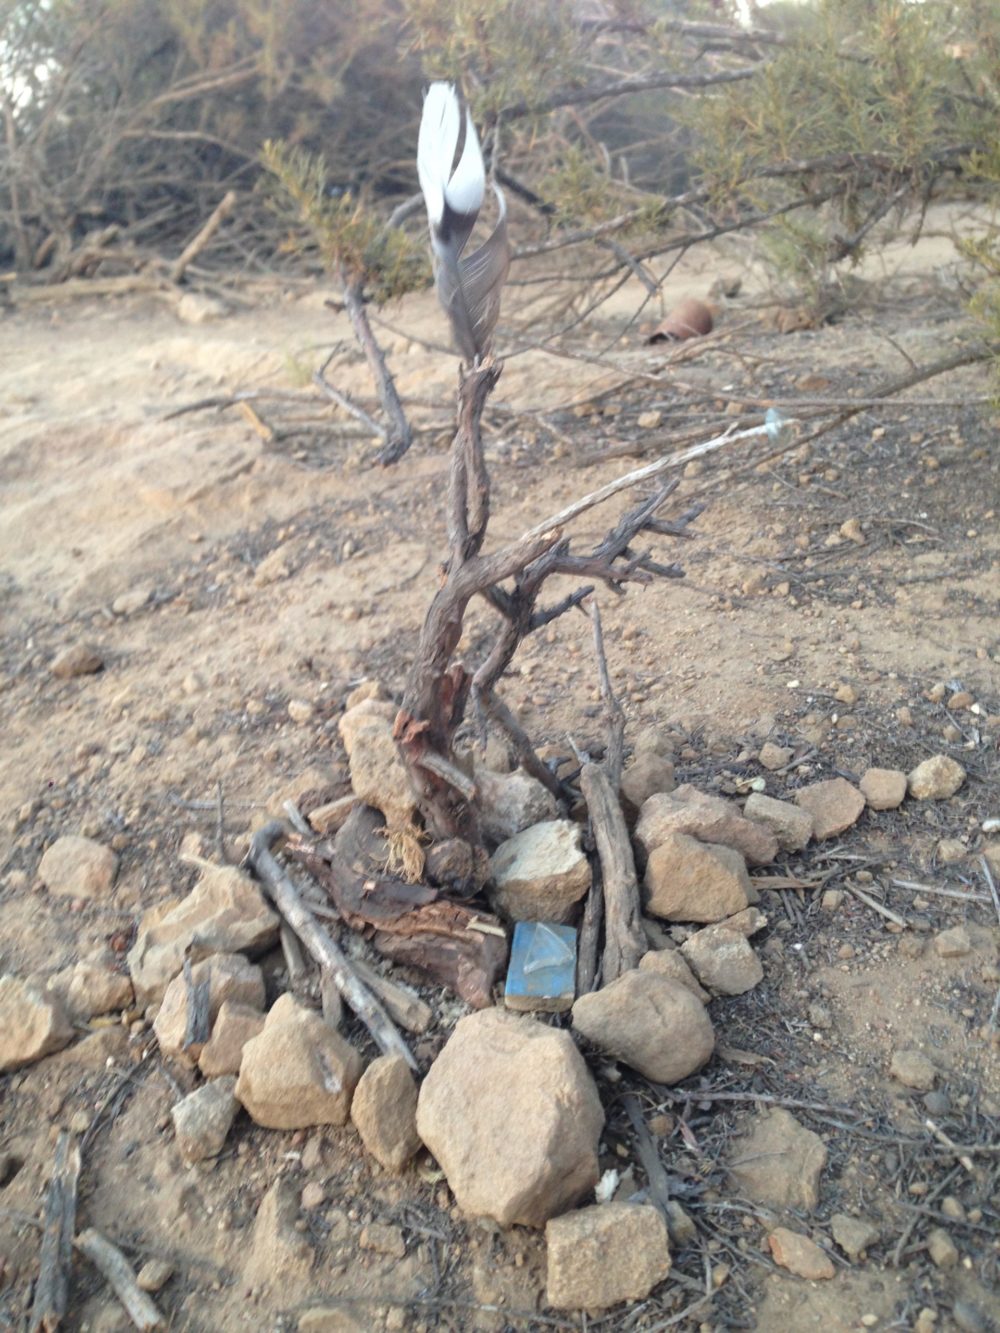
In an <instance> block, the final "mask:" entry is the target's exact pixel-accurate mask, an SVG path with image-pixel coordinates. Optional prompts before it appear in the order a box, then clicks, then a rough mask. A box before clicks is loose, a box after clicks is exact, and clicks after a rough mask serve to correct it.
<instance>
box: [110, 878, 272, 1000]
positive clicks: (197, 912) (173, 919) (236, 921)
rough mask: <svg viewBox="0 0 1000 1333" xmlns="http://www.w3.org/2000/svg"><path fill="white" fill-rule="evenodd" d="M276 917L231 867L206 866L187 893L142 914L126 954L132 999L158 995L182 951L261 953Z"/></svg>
mask: <svg viewBox="0 0 1000 1333" xmlns="http://www.w3.org/2000/svg"><path fill="white" fill-rule="evenodd" d="M277 938H278V918H277V916H276V915H275V914H274V912H272V911H271V909H270V908H269V907H268V906H267V904H266V903H265V902H264V898H263V896H262V894H261V891H260V889H259V888H258V887H257V885H256V884H255V883H254V882H253V880H252V879H250V878H249V876H247V875H244V874H243V873H242V872H241V871H239V870H237V869H236V867H235V866H220V867H218V868H217V869H216V868H213V869H211V870H207V871H206V872H205V873H204V874H203V875H202V877H201V879H200V880H199V881H198V883H197V884H196V885H195V886H194V888H193V889H192V890H191V892H190V893H189V894H188V895H187V897H186V898H180V899H176V898H175V899H171V900H170V901H169V902H166V903H161V904H160V905H159V906H158V907H154V908H152V909H151V910H150V911H148V912H147V913H146V914H145V915H144V916H143V918H142V922H141V924H140V926H139V933H138V935H137V936H136V942H135V944H134V946H133V947H132V949H131V950H130V951H129V955H128V965H129V971H130V972H131V974H132V983H133V985H134V986H135V994H136V1001H137V1003H138V1004H140V1005H142V1006H145V1005H148V1004H150V1003H151V1002H153V1001H154V1000H158V999H160V998H161V997H162V995H163V993H164V991H165V990H166V989H167V985H168V984H169V982H170V981H171V980H172V979H173V978H174V977H175V976H176V975H177V973H178V972H180V970H181V967H182V965H183V963H184V959H185V956H187V957H190V958H191V961H192V962H199V961H201V960H202V959H204V958H209V957H211V955H212V954H219V953H247V954H250V955H255V954H258V953H263V951H264V950H265V949H267V948H269V947H270V946H271V945H272V944H274V943H275V942H276V941H277Z"/></svg>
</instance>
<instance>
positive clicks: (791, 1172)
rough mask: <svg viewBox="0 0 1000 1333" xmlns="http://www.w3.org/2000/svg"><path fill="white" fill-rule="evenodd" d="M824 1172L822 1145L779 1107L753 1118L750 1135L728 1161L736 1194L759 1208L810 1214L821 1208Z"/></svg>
mask: <svg viewBox="0 0 1000 1333" xmlns="http://www.w3.org/2000/svg"><path fill="white" fill-rule="evenodd" d="M824 1166H826V1145H825V1144H824V1143H823V1140H822V1139H821V1138H820V1137H819V1135H818V1134H814V1133H813V1132H812V1130H811V1129H806V1128H805V1126H804V1125H800V1124H799V1122H798V1121H797V1120H796V1119H795V1117H794V1116H793V1115H792V1114H791V1113H790V1112H789V1111H786V1110H784V1108H783V1107H778V1106H776V1107H772V1108H770V1109H769V1110H767V1111H760V1112H758V1113H757V1114H756V1115H755V1116H754V1117H753V1121H752V1124H751V1127H750V1132H749V1133H748V1134H747V1135H746V1136H745V1137H743V1138H740V1139H739V1140H738V1141H737V1142H736V1143H735V1144H734V1145H733V1149H732V1151H731V1154H730V1156H729V1160H728V1168H729V1174H730V1175H731V1176H732V1178H733V1181H734V1183H735V1185H736V1188H737V1189H738V1190H739V1191H740V1192H741V1193H743V1194H745V1195H746V1196H747V1197H748V1198H750V1199H752V1200H753V1201H754V1202H755V1203H763V1204H766V1205H768V1206H769V1207H771V1208H802V1209H805V1211H806V1212H812V1211H813V1210H814V1209H815V1208H816V1207H817V1206H818V1204H819V1178H820V1174H821V1173H822V1170H823V1168H824Z"/></svg>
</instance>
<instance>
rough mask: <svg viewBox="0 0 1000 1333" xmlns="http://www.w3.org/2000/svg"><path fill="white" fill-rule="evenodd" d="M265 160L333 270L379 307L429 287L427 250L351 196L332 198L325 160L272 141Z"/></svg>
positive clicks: (294, 245)
mask: <svg viewBox="0 0 1000 1333" xmlns="http://www.w3.org/2000/svg"><path fill="white" fill-rule="evenodd" d="M262 156H263V160H264V164H265V166H266V167H267V169H268V170H269V171H270V172H271V173H272V174H273V176H274V177H275V179H276V180H277V182H278V183H279V184H280V186H281V189H282V191H283V194H284V198H285V200H286V201H287V203H288V204H289V205H291V208H292V210H293V212H294V215H295V217H296V218H297V219H298V221H299V222H300V223H301V224H302V225H303V226H304V227H305V229H306V232H307V234H308V236H309V238H310V239H311V240H312V241H313V243H314V244H315V245H316V246H317V248H318V250H319V252H320V256H321V258H322V259H323V262H324V264H326V266H327V267H328V268H330V269H332V270H333V271H334V272H337V273H339V274H341V275H342V276H343V277H344V279H345V280H346V281H348V282H351V283H354V284H357V285H358V286H360V287H361V288H363V289H364V291H365V293H366V295H367V296H368V297H369V298H370V299H371V300H372V301H374V302H375V303H376V304H379V305H381V304H382V303H384V302H386V301H390V300H392V299H394V298H395V297H399V296H402V295H404V294H405V293H406V292H408V291H413V290H414V289H415V288H417V287H420V286H423V285H425V284H426V282H427V279H428V276H429V273H428V265H427V260H426V257H425V256H426V248H425V247H424V246H423V245H420V246H417V245H416V244H415V243H414V242H413V241H412V240H411V239H410V237H409V236H407V235H406V233H405V232H404V231H402V230H401V229H400V228H399V227H387V226H386V225H385V223H384V222H383V221H382V219H381V218H379V217H378V215H377V214H375V213H374V212H373V211H372V210H371V208H369V207H368V206H367V205H366V204H365V203H364V202H363V201H362V200H361V199H359V198H356V197H355V196H354V195H352V194H351V192H350V191H346V192H345V193H343V194H341V195H339V196H331V194H330V186H329V173H328V171H327V166H326V162H325V161H324V160H323V158H322V157H319V156H316V155H314V154H310V153H307V152H305V151H304V150H302V149H300V148H291V147H289V146H288V145H287V144H280V143H273V142H271V141H268V142H266V143H265V144H264V148H263V154H262ZM282 211H283V212H287V209H284V210H282ZM286 249H291V250H293V251H297V250H299V249H301V242H300V241H297V240H295V239H289V241H288V242H286Z"/></svg>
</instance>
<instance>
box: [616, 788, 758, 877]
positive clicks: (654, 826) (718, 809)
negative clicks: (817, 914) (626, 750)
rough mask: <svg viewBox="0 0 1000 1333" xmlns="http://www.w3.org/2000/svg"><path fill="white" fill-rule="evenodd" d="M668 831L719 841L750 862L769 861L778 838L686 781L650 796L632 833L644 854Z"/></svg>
mask: <svg viewBox="0 0 1000 1333" xmlns="http://www.w3.org/2000/svg"><path fill="white" fill-rule="evenodd" d="M671 833H687V834H689V835H690V836H691V837H694V838H699V839H700V840H701V841H702V842H712V843H722V844H723V846H725V847H732V848H733V849H734V850H735V851H737V852H739V853H740V854H741V855H742V856H743V857H745V859H746V860H747V861H748V862H749V863H750V864H751V865H769V864H770V862H772V861H773V860H774V858H775V856H776V855H777V852H778V841H777V839H776V838H775V836H774V834H773V833H771V832H770V831H769V830H768V829H765V828H761V826H760V825H759V824H755V823H753V822H752V821H751V820H749V819H744V818H743V816H742V815H741V814H740V812H739V810H738V809H737V808H736V806H735V805H733V804H732V802H730V801H726V800H723V799H722V797H721V796H708V795H706V794H705V793H704V792H700V791H698V790H697V789H696V788H694V787H692V786H690V784H688V783H685V784H684V785H683V786H680V787H678V788H677V790H676V791H672V792H660V793H658V794H657V795H655V796H650V798H649V799H648V800H647V801H646V803H645V804H644V805H643V807H642V810H641V811H640V812H639V822H638V823H637V825H636V829H635V834H636V838H637V840H638V841H639V843H640V844H641V846H642V848H643V850H644V851H645V852H646V854H647V856H648V855H649V854H650V853H651V852H652V850H653V848H654V847H657V846H659V844H660V843H662V842H663V841H665V839H666V838H667V836H668V835H669V834H671Z"/></svg>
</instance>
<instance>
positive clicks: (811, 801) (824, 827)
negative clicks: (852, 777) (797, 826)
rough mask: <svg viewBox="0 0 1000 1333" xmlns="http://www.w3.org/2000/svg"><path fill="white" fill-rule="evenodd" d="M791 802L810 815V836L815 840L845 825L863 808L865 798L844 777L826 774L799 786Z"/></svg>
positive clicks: (849, 823) (837, 831)
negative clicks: (818, 780)
mask: <svg viewBox="0 0 1000 1333" xmlns="http://www.w3.org/2000/svg"><path fill="white" fill-rule="evenodd" d="M795 802H796V804H797V805H800V806H801V807H802V809H803V810H808V811H809V813H810V814H811V815H812V817H813V837H814V838H815V839H816V841H817V842H822V840H823V839H824V838H834V837H836V836H837V834H838V833H843V832H844V830H845V829H849V828H850V827H851V825H852V824H855V823H856V822H857V820H858V818H859V816H860V815H861V812H862V811H863V810H864V808H865V798H864V797H863V796H862V795H861V793H860V792H859V791H858V789H857V787H855V786H853V785H852V784H851V783H850V782H848V781H847V779H846V778H828V779H827V780H826V781H825V782H813V783H811V784H810V785H809V786H808V787H800V788H799V789H798V791H797V792H796V793H795Z"/></svg>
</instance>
